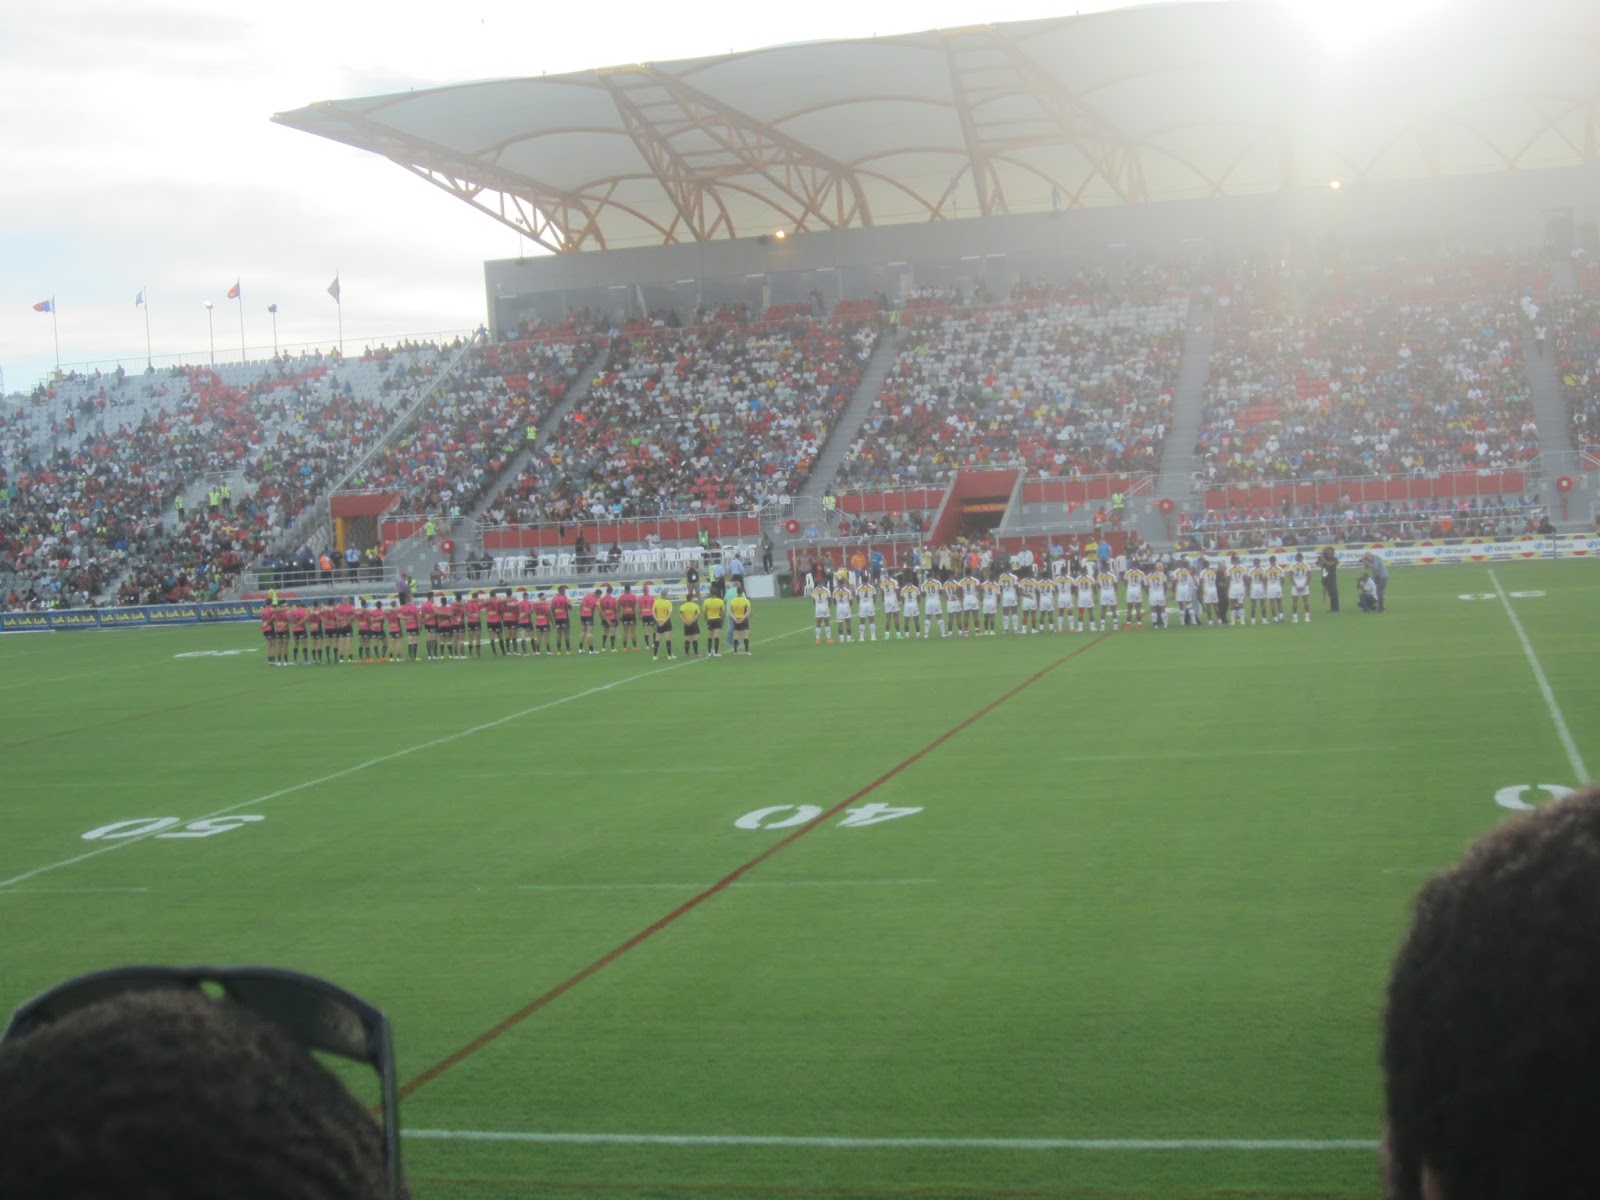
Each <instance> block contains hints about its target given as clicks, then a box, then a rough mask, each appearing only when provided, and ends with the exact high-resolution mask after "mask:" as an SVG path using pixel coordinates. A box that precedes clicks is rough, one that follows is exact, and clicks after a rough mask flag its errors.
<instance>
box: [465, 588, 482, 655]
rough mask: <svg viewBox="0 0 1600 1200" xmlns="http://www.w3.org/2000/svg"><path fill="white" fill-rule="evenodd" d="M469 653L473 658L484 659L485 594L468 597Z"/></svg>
mask: <svg viewBox="0 0 1600 1200" xmlns="http://www.w3.org/2000/svg"><path fill="white" fill-rule="evenodd" d="M466 610H467V653H469V654H471V655H472V657H473V658H482V657H483V593H482V592H473V593H472V595H471V596H469V597H467V604H466Z"/></svg>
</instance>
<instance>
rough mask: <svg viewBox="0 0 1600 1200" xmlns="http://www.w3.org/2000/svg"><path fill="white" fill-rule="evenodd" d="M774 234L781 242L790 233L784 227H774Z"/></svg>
mask: <svg viewBox="0 0 1600 1200" xmlns="http://www.w3.org/2000/svg"><path fill="white" fill-rule="evenodd" d="M772 236H773V237H775V238H777V239H778V240H779V241H780V242H781V241H783V239H784V238H786V237H788V236H789V235H788V234H787V233H786V232H785V231H784V230H782V229H774V230H773V231H772Z"/></svg>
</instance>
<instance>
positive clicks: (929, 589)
mask: <svg viewBox="0 0 1600 1200" xmlns="http://www.w3.org/2000/svg"><path fill="white" fill-rule="evenodd" d="M935 625H937V626H938V627H939V636H940V637H944V636H945V631H944V585H943V584H942V583H940V582H939V581H938V580H937V579H935V578H934V577H933V576H932V575H930V576H928V585H927V586H926V587H924V588H923V589H922V636H923V637H925V638H931V637H932V636H933V627H934V626H935Z"/></svg>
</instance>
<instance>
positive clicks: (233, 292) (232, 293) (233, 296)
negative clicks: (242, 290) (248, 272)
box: [228, 279, 239, 300]
mask: <svg viewBox="0 0 1600 1200" xmlns="http://www.w3.org/2000/svg"><path fill="white" fill-rule="evenodd" d="M238 298H239V281H238V280H237V279H235V280H234V281H233V286H232V287H231V288H229V289H228V299H229V300H237V299H238Z"/></svg>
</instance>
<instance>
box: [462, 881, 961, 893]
mask: <svg viewBox="0 0 1600 1200" xmlns="http://www.w3.org/2000/svg"><path fill="white" fill-rule="evenodd" d="M938 882H939V881H938V880H937V879H770V880H768V879H736V880H735V881H734V882H733V883H731V884H729V885H728V886H729V887H736V888H753V887H754V888H808V887H919V886H924V885H926V884H930V883H938ZM711 886H712V885H711V884H709V883H519V884H517V885H516V888H517V891H519V892H647V891H648V892H653V891H674V892H684V891H696V892H703V891H705V890H706V889H707V888H708V887H711ZM479 890H480V891H481V890H483V889H481V888H480V889H479Z"/></svg>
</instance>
